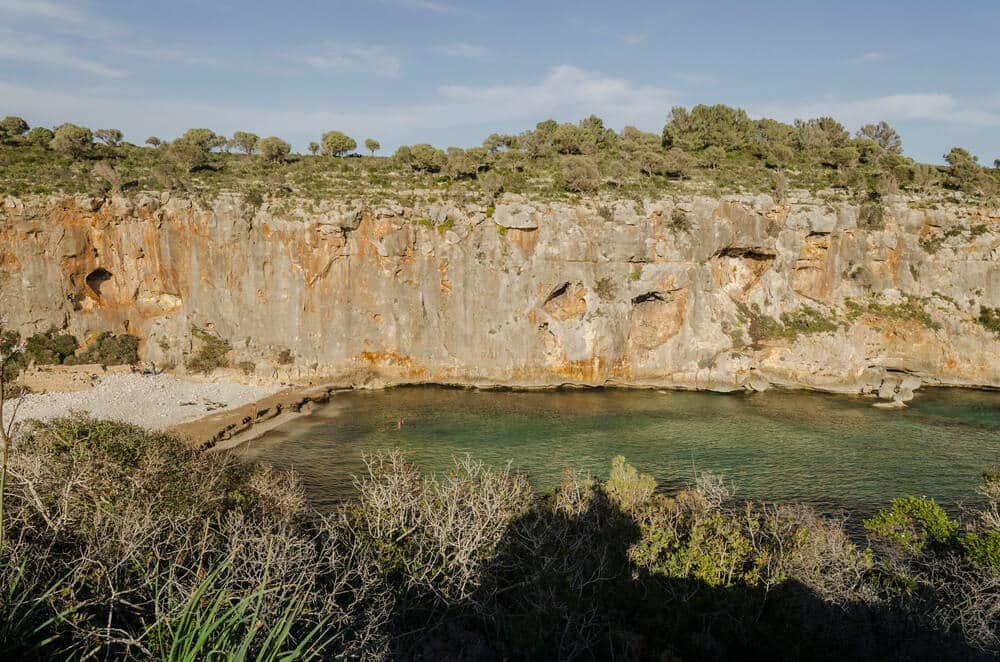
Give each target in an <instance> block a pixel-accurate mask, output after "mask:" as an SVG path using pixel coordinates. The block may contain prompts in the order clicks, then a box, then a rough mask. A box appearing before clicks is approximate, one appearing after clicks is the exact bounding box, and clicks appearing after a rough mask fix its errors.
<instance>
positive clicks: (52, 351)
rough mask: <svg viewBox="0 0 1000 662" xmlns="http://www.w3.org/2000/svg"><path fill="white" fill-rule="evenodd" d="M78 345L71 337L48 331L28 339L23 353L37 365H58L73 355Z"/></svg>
mask: <svg viewBox="0 0 1000 662" xmlns="http://www.w3.org/2000/svg"><path fill="white" fill-rule="evenodd" d="M78 346H79V345H78V344H77V342H76V338H74V337H73V336H71V335H69V334H66V333H60V332H59V331H57V330H56V329H49V330H48V331H46V332H45V333H36V334H35V335H33V336H31V337H30V338H28V341H27V343H26V345H25V353H26V354H27V356H28V358H29V359H30V360H32V361H34V362H35V363H36V364H39V365H59V364H61V363H63V362H64V361H65V360H66V359H67V358H68V357H70V356H72V355H73V352H75V351H76V349H77V347H78Z"/></svg>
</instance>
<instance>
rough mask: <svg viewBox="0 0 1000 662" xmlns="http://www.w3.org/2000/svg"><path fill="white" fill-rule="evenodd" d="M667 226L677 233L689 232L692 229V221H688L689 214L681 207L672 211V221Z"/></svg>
mask: <svg viewBox="0 0 1000 662" xmlns="http://www.w3.org/2000/svg"><path fill="white" fill-rule="evenodd" d="M667 225H668V226H669V227H670V229H671V230H674V231H676V232H687V231H688V230H690V229H691V221H689V220H688V215H687V213H686V212H685V211H684V210H683V209H681V208H679V207H674V208H673V209H671V210H670V221H669V222H668V223H667Z"/></svg>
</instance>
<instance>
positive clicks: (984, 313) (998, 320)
mask: <svg viewBox="0 0 1000 662" xmlns="http://www.w3.org/2000/svg"><path fill="white" fill-rule="evenodd" d="M976 321H977V322H979V323H980V324H982V325H983V327H984V328H985V329H986V330H987V331H992V332H993V333H996V334H998V335H1000V308H988V307H987V306H983V307H981V308H980V309H979V317H977V318H976Z"/></svg>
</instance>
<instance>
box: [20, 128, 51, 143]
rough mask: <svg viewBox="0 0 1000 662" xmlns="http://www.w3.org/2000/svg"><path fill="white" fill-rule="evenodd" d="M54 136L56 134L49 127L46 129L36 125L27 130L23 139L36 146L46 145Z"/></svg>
mask: <svg viewBox="0 0 1000 662" xmlns="http://www.w3.org/2000/svg"><path fill="white" fill-rule="evenodd" d="M55 137H56V134H55V133H53V132H52V130H51V129H46V128H45V127H44V126H36V127H35V128H33V129H32V130H31V131H28V134H27V135H26V136H25V137H24V140H25V142H27V143H29V144H31V145H35V146H36V147H48V146H49V145H50V144H51V143H52V140H53V138H55Z"/></svg>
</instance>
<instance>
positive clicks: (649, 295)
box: [632, 292, 666, 306]
mask: <svg viewBox="0 0 1000 662" xmlns="http://www.w3.org/2000/svg"><path fill="white" fill-rule="evenodd" d="M647 301H666V299H664V298H663V295H662V294H660V293H659V292H646V293H645V294H640V295H639V296H637V297H634V298H633V299H632V305H633V306H638V305H639V304H640V303H646V302H647Z"/></svg>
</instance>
